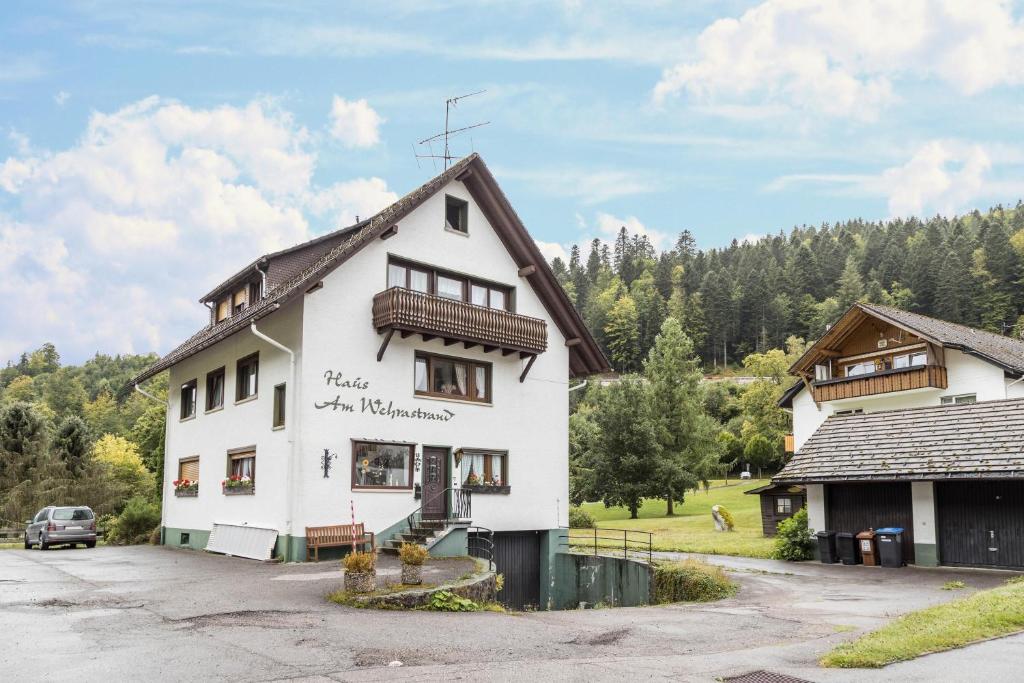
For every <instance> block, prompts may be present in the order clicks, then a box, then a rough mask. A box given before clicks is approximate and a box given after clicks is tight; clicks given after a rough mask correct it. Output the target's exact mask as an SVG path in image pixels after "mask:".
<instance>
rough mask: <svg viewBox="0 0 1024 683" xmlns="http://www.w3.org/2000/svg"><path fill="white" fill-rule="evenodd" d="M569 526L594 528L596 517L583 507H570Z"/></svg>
mask: <svg viewBox="0 0 1024 683" xmlns="http://www.w3.org/2000/svg"><path fill="white" fill-rule="evenodd" d="M569 528H570V529H593V528H594V518H593V517H591V516H590V513H589V512H587V511H586V510H584V509H583V508H581V507H570V508H569Z"/></svg>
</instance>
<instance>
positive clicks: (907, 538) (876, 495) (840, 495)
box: [825, 482, 914, 562]
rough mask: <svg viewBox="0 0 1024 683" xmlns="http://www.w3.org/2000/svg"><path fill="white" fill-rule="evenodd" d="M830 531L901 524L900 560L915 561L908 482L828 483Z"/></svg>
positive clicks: (827, 521)
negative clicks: (901, 554)
mask: <svg viewBox="0 0 1024 683" xmlns="http://www.w3.org/2000/svg"><path fill="white" fill-rule="evenodd" d="M826 495H827V501H828V502H827V510H828V518H827V519H826V520H825V522H826V526H827V527H828V529H829V530H830V531H846V532H849V533H851V534H856V533H859V532H861V531H864V530H865V529H881V528H883V527H889V526H896V527H903V560H904V561H905V562H913V561H914V514H913V507H912V505H911V498H910V484H909V483H896V482H894V483H880V484H829V485H828V487H827V488H826Z"/></svg>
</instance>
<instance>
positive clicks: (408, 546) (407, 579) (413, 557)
mask: <svg viewBox="0 0 1024 683" xmlns="http://www.w3.org/2000/svg"><path fill="white" fill-rule="evenodd" d="M429 555H430V553H429V552H427V549H426V548H424V547H423V546H421V545H417V544H415V543H403V544H402V547H400V548H399V549H398V557H400V558H401V560H402V583H406V584H410V585H415V584H419V583H422V582H423V563H424V562H426V561H427V557H428V556H429Z"/></svg>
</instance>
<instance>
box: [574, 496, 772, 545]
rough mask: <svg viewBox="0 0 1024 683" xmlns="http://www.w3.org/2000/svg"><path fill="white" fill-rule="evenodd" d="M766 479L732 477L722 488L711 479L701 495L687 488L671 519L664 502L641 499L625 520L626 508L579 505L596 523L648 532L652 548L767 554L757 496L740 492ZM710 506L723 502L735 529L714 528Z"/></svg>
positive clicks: (769, 543) (600, 525) (770, 541)
mask: <svg viewBox="0 0 1024 683" xmlns="http://www.w3.org/2000/svg"><path fill="white" fill-rule="evenodd" d="M766 483H768V480H760V481H756V480H755V481H744V482H741V483H737V482H736V480H732V481H730V484H731V485H730V486H723V484H724V482H723V481H715V482H712V486H713V487H716V488H712V489H710V490H709V491H707V492H706V493H705V492H704V491H689V492H687V494H686V502H685V503H683V505H677V506H676V509H675V515H674V516H672V517H666V516H665V510H666V505H665V501H663V500H654V499H647V500H645V501H644V504H643V506H642V507H641V508H640V511H639V519H630V518H629V510H627V509H626V508H622V507H613V508H606V507H605V506H604V505H603V504H601V503H584V505H583V506H582V507H583V509H584V510H586V511H587V512H588V513H590V515H591V516H592V517H593V518H594V521H595V522H596V523H597V526H598V527H603V528H606V529H635V530H637V531H650V532H652V533H653V534H654V536H653V542H654V548H655V550H669V551H678V552H689V553H705V554H709V555H740V556H745V557H770V556H771V552H772V545H773V541H772V539H770V538H765V537H764V536H763V535H762V530H761V503H760V500H759V497H758V496H748V495H745V493H744V492H745V491H749V490H751V489H753V488H757V487H758V486H762V485H764V484H766ZM712 505H724V506H725V507H726V509H728V510H729V512H731V513H732V516H733V519H734V520H735V522H736V529H735V530H734V531H731V532H727V533H723V532H720V531H715V523H714V522H713V521H712V520H711V506H712Z"/></svg>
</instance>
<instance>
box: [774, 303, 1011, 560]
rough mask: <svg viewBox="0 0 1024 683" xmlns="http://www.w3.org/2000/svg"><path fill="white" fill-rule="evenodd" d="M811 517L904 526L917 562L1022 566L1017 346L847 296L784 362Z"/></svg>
mask: <svg viewBox="0 0 1024 683" xmlns="http://www.w3.org/2000/svg"><path fill="white" fill-rule="evenodd" d="M790 371H791V372H792V373H793V374H794V375H796V376H798V377H799V378H800V379H799V381H798V382H797V383H796V384H794V385H793V386H792V387H791V388H790V389H789V390H788V391H787V392H786V393H785V395H784V396H783V398H782V401H781V402H780V405H781V406H783V407H784V408H787V409H789V410H791V411H792V414H793V435H794V445H795V450H796V453H795V455H794V456H793V458H792V460H791V461H790V462H789V463H788V464H787V465H786V467H785V468H784V469H783V470H782V472H780V473H779V475H778V476H777V477H775V478H774V481H775V482H776V483H777V484H802V485H805V486H806V488H807V506H808V517H809V525H810V527H811V528H813V529H816V530H824V529H828V530H835V531H847V532H854V533H855V532H859V531H862V530H864V529H868V528H879V527H886V526H897V527H904V528H905V529H906V532H905V539H906V543H905V546H904V557H905V559H906V560H907V561H914V562H916V563H917V564H922V565H935V564H948V565H980V566H1001V567H1021V566H1024V400H1022V399H1024V380H1022V378H1024V341H1021V340H1019V339H1015V338H1012V337H1004V336H1001V335H997V334H993V333H991V332H986V331H983V330H976V329H973V328H970V327H966V326H963V325H957V324H953V323H948V322H945V321H942V320H937V319H935V318H930V317H928V316H924V315H920V314H917V313H911V312H908V311H903V310H900V309H898V308H893V307H889V306H881V305H877V304H860V303H859V304H855V305H854V306H852V307H851V308H850V309H849V310H848V311H847V312H846V313H845V314H844V315H843V316H842V318H840V320H839V321H838V322H837V323H836V324H835V325H834V326H833V327H831V328H830V329H829V330H828V332H826V334H825V335H824V336H823V337H822V338H821V339H819V340H818V341H817V342H816V343H815V344H814V345H813V346H812V347H811V348H810V349H808V351H807V352H806V354H804V356H803V357H801V358H800V359H799V360H798V361H797V362H796V363H795V364H794V365H793V367H792V368H791V369H790Z"/></svg>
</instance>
